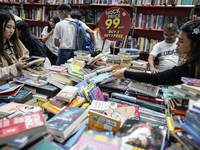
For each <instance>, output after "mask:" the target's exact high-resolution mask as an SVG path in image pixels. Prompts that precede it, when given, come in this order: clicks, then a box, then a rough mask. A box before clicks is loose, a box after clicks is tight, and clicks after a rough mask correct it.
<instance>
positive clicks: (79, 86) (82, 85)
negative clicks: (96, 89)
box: [75, 80, 88, 97]
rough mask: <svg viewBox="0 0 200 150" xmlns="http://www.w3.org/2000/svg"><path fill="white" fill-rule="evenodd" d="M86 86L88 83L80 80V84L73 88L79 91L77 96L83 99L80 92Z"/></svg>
mask: <svg viewBox="0 0 200 150" xmlns="http://www.w3.org/2000/svg"><path fill="white" fill-rule="evenodd" d="M86 86H88V83H87V82H86V81H85V80H82V81H81V82H79V83H78V84H76V85H75V87H77V88H78V89H79V90H78V95H79V96H81V97H84V96H83V94H82V90H83V89H84V88H85V87H86Z"/></svg>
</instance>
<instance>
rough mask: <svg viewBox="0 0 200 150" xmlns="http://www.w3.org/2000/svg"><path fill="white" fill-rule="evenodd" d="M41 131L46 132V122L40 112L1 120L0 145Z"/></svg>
mask: <svg viewBox="0 0 200 150" xmlns="http://www.w3.org/2000/svg"><path fill="white" fill-rule="evenodd" d="M42 131H46V122H45V120H44V118H43V116H42V113H41V112H40V113H34V114H30V115H26V116H21V117H15V118H11V119H7V120H3V121H2V122H1V128H0V133H1V134H0V138H1V140H0V145H1V144H5V143H8V142H9V141H11V140H14V139H16V138H21V137H23V136H25V135H26V136H29V135H32V134H33V133H39V132H42Z"/></svg>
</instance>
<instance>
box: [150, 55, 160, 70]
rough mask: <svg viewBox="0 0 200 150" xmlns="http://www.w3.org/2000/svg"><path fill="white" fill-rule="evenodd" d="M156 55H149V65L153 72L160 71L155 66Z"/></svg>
mask: <svg viewBox="0 0 200 150" xmlns="http://www.w3.org/2000/svg"><path fill="white" fill-rule="evenodd" d="M155 58H156V56H155V55H152V54H150V55H149V57H148V63H149V67H150V71H151V72H152V73H158V72H159V70H157V69H156V68H155V67H154V60H155Z"/></svg>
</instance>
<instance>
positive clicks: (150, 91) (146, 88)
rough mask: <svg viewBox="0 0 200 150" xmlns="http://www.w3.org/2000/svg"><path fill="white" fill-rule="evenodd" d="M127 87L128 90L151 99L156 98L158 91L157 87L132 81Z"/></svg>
mask: <svg viewBox="0 0 200 150" xmlns="http://www.w3.org/2000/svg"><path fill="white" fill-rule="evenodd" d="M128 87H129V89H130V90H134V91H138V92H141V93H144V94H147V95H149V96H152V97H157V95H158V91H159V89H160V88H159V87H158V86H154V85H149V84H144V83H140V82H133V81H132V82H131V83H129V85H128Z"/></svg>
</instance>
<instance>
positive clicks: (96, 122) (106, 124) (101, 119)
mask: <svg viewBox="0 0 200 150" xmlns="http://www.w3.org/2000/svg"><path fill="white" fill-rule="evenodd" d="M120 124H121V122H120V121H119V120H117V119H115V118H112V117H110V116H107V115H104V114H101V113H98V112H96V111H92V110H90V112H89V122H88V129H89V130H95V131H98V132H104V131H113V133H114V134H115V133H116V132H117V131H118V130H119V128H120Z"/></svg>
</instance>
